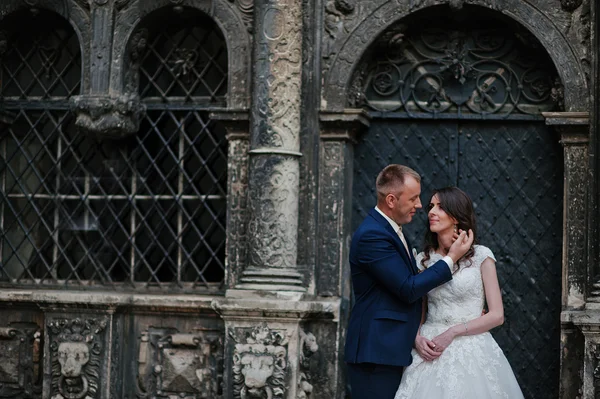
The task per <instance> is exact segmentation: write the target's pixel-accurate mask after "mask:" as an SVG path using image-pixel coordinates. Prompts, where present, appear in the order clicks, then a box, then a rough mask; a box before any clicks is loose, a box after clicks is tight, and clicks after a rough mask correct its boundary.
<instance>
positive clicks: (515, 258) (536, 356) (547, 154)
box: [353, 119, 563, 399]
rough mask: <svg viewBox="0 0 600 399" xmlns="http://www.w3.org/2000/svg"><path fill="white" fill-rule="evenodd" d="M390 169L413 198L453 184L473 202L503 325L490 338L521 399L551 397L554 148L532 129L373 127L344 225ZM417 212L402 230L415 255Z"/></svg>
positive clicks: (557, 218) (496, 125) (545, 132)
mask: <svg viewBox="0 0 600 399" xmlns="http://www.w3.org/2000/svg"><path fill="white" fill-rule="evenodd" d="M389 163H401V164H405V165H408V166H411V167H413V168H414V169H415V170H417V171H418V172H419V173H420V174H421V176H422V185H421V186H422V195H421V200H422V201H423V202H424V203H427V202H428V201H429V199H430V197H431V192H432V190H433V189H434V188H440V187H444V186H448V185H456V186H458V187H460V188H461V189H463V190H464V191H466V192H467V193H468V194H469V195H470V196H471V198H472V199H473V202H474V205H475V208H476V213H477V222H478V230H479V231H478V240H479V242H480V243H481V244H483V245H486V246H488V247H490V248H491V250H492V251H493V252H494V254H495V256H496V258H497V261H498V262H497V271H498V277H499V280H500V285H501V288H502V293H503V301H504V307H505V316H506V317H505V319H506V321H505V323H504V325H503V326H501V327H499V328H496V329H495V330H494V331H493V332H492V334H493V335H494V337H495V338H496V340H497V341H498V344H499V345H500V347H501V348H502V349H503V350H504V352H505V354H506V356H507V357H508V359H509V361H510V363H511V365H512V367H513V370H514V371H515V373H516V375H517V378H518V380H519V383H520V384H521V387H522V389H523V392H524V394H525V397H527V398H544V399H547V398H552V397H557V396H558V381H559V369H558V366H559V338H560V297H561V296H560V289H561V282H560V281H561V280H560V279H561V277H560V276H561V249H562V187H563V186H562V184H563V183H562V179H563V171H562V164H563V163H562V149H561V147H560V144H559V143H558V138H557V137H556V136H555V135H553V133H552V132H551V131H550V130H549V129H548V128H547V127H546V126H545V125H543V124H542V123H539V122H511V121H503V122H501V123H500V122H485V123H482V122H467V121H443V122H439V121H438V122H434V121H432V122H429V121H410V120H391V119H387V120H375V121H374V122H373V123H372V125H371V128H370V130H369V132H368V133H366V134H365V135H364V136H363V137H362V138H361V140H360V142H359V143H358V145H357V146H356V149H355V161H354V187H353V201H354V202H353V207H354V214H353V226H354V228H356V227H358V225H359V224H360V223H361V222H362V219H363V218H364V216H366V213H367V212H368V210H369V209H370V208H372V207H373V206H374V205H375V201H376V195H375V190H374V186H375V178H376V176H377V173H379V171H380V170H381V169H382V168H383V167H384V166H385V165H387V164H389ZM426 220H427V218H426V212H425V211H421V212H418V213H417V215H416V217H415V220H414V221H413V222H412V223H411V224H410V227H409V228H407V229H406V232H407V236H408V238H409V240H410V241H411V245H412V246H413V247H416V248H420V247H421V245H422V237H423V234H424V231H425V228H426V227H427V224H426Z"/></svg>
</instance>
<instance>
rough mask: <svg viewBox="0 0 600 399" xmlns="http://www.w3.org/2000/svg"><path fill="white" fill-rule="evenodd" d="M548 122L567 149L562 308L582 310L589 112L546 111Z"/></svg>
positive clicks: (585, 241)
mask: <svg viewBox="0 0 600 399" xmlns="http://www.w3.org/2000/svg"><path fill="white" fill-rule="evenodd" d="M544 117H545V118H546V124H547V125H551V126H554V128H555V129H556V130H557V131H558V132H559V133H560V137H561V139H560V142H561V144H562V145H563V148H564V165H565V166H564V176H565V180H564V194H563V203H564V205H563V208H564V212H563V226H564V228H563V262H562V264H563V273H562V275H563V289H562V307H563V309H581V308H583V306H584V304H585V300H586V298H585V297H586V292H585V291H586V283H587V276H588V262H587V255H586V254H587V221H588V206H587V204H588V177H589V173H588V171H589V166H588V144H589V117H588V114H587V113H586V112H547V113H544Z"/></svg>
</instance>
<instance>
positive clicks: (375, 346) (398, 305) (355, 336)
mask: <svg viewBox="0 0 600 399" xmlns="http://www.w3.org/2000/svg"><path fill="white" fill-rule="evenodd" d="M408 247H409V248H411V247H410V244H409V245H408ZM350 268H351V271H352V286H353V290H354V298H355V303H354V307H353V308H352V313H351V315H350V322H349V324H348V331H347V336H346V348H345V360H346V363H348V379H349V381H350V386H351V387H352V399H393V397H394V394H395V392H396V389H398V385H399V383H400V380H401V378H402V367H403V366H408V365H409V364H410V363H411V362H412V356H411V354H410V352H411V350H412V347H413V343H414V341H415V337H416V335H417V330H418V328H419V323H420V320H421V302H422V301H421V298H422V297H423V296H425V295H426V294H427V292H429V291H430V290H432V289H433V288H435V287H437V286H439V285H441V284H443V283H445V282H447V281H449V280H451V279H452V273H451V272H450V268H449V267H448V264H447V263H446V262H445V261H443V260H440V261H438V262H437V263H435V264H434V265H433V266H431V267H429V268H427V269H426V270H425V271H424V272H422V273H418V269H417V266H416V262H415V259H414V257H413V255H412V254H411V253H407V252H406V249H405V248H404V244H403V243H402V241H401V240H400V237H398V234H397V233H396V232H395V231H394V229H393V228H392V226H391V225H390V223H389V222H388V221H387V220H386V219H385V218H384V217H383V216H382V215H380V214H379V212H377V211H376V210H375V209H372V210H371V211H370V212H369V215H368V216H367V217H366V218H365V220H364V221H363V223H362V224H361V225H360V227H359V228H358V230H356V232H355V233H354V236H353V237H352V244H351V247H350Z"/></svg>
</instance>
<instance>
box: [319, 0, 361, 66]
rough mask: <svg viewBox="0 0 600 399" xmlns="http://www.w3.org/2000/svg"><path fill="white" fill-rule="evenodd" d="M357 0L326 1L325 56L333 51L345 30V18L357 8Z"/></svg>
mask: <svg viewBox="0 0 600 399" xmlns="http://www.w3.org/2000/svg"><path fill="white" fill-rule="evenodd" d="M354 3H355V0H327V1H326V2H325V21H324V26H325V33H326V37H325V39H324V49H323V54H324V57H329V56H330V55H331V54H332V52H333V44H334V42H335V41H336V39H337V38H338V37H339V35H340V34H341V33H342V32H343V31H344V19H345V18H346V17H347V16H348V15H350V14H352V13H353V12H354V9H355V7H356V6H355V4H354Z"/></svg>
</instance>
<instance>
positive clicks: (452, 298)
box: [416, 245, 496, 325]
mask: <svg viewBox="0 0 600 399" xmlns="http://www.w3.org/2000/svg"><path fill="white" fill-rule="evenodd" d="M474 249H475V254H474V255H473V257H472V258H471V259H470V260H468V261H463V262H460V270H459V271H458V272H456V273H454V276H453V278H452V280H450V281H449V282H448V283H446V284H444V285H441V286H439V287H437V288H435V289H433V290H431V291H430V292H429V294H427V300H428V304H427V306H428V308H427V324H449V325H453V324H458V323H462V322H466V321H469V320H473V319H475V318H477V317H479V316H481V311H482V309H483V303H484V300H485V296H484V291H483V281H482V279H481V269H480V268H481V264H482V263H483V261H484V260H485V259H486V258H488V257H489V258H492V259H493V260H494V261H495V260H496V258H494V254H492V251H491V250H490V249H489V248H487V247H484V246H482V245H475V246H474ZM422 259H423V253H422V252H421V253H420V254H418V255H417V258H416V260H417V266H418V267H419V268H420V269H422V268H423V266H422V265H421V260H422ZM440 259H442V256H441V255H439V254H437V253H434V252H432V253H431V258H430V259H429V260H428V261H427V262H426V263H427V266H431V265H433V264H434V263H435V262H437V261H438V260H440Z"/></svg>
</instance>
